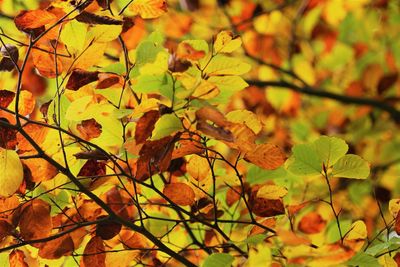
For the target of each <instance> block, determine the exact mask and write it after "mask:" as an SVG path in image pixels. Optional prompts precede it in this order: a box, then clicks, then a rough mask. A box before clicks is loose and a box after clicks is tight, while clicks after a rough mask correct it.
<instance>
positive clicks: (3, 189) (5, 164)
mask: <svg viewBox="0 0 400 267" xmlns="http://www.w3.org/2000/svg"><path fill="white" fill-rule="evenodd" d="M23 178H24V171H23V167H22V163H21V160H20V159H19V157H18V154H17V153H16V152H15V151H14V150H8V149H4V148H0V196H1V197H9V196H11V195H12V194H14V193H15V192H16V191H17V190H18V188H19V187H20V185H21V183H22V181H23Z"/></svg>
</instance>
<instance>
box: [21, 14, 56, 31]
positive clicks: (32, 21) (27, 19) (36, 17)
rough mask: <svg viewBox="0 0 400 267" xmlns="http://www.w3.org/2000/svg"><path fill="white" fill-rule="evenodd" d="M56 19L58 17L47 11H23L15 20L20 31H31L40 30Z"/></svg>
mask: <svg viewBox="0 0 400 267" xmlns="http://www.w3.org/2000/svg"><path fill="white" fill-rule="evenodd" d="M55 19H56V16H55V15H54V14H52V13H50V12H48V11H46V10H40V9H38V10H29V11H25V10H23V11H21V12H20V13H19V14H18V15H17V16H16V17H15V18H14V23H15V26H17V28H18V30H20V31H29V30H33V29H36V28H40V27H42V26H44V25H46V24H48V23H50V22H52V21H54V20H55Z"/></svg>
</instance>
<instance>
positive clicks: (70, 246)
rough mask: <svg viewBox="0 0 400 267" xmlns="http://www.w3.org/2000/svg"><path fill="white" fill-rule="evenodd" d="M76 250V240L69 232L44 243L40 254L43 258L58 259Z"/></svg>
mask: <svg viewBox="0 0 400 267" xmlns="http://www.w3.org/2000/svg"><path fill="white" fill-rule="evenodd" d="M73 251H74V242H73V241H72V238H71V236H70V235H69V234H67V235H63V236H61V237H59V238H56V239H53V240H50V241H47V242H46V243H43V246H42V247H40V249H39V256H40V257H41V258H43V259H58V258H61V257H62V256H66V255H71V254H72V252H73Z"/></svg>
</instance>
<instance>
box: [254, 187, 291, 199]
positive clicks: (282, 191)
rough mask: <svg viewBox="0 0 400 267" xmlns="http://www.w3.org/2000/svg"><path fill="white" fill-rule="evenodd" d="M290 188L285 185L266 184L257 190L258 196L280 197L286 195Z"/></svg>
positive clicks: (267, 197)
mask: <svg viewBox="0 0 400 267" xmlns="http://www.w3.org/2000/svg"><path fill="white" fill-rule="evenodd" d="M287 192H288V190H287V189H286V188H284V187H283V186H279V185H272V184H269V185H264V186H263V187H261V188H260V189H259V190H258V192H257V197H262V198H266V199H280V198H282V197H284V196H286V194H287Z"/></svg>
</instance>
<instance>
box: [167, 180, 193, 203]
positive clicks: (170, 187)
mask: <svg viewBox="0 0 400 267" xmlns="http://www.w3.org/2000/svg"><path fill="white" fill-rule="evenodd" d="M163 193H164V195H166V196H167V197H168V198H169V199H171V200H172V202H174V203H176V204H178V205H182V206H187V205H192V204H193V203H194V201H195V194H194V191H193V189H192V188H191V187H190V186H188V185H187V184H184V183H172V184H167V185H165V187H164V190H163Z"/></svg>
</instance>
